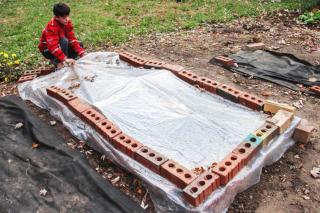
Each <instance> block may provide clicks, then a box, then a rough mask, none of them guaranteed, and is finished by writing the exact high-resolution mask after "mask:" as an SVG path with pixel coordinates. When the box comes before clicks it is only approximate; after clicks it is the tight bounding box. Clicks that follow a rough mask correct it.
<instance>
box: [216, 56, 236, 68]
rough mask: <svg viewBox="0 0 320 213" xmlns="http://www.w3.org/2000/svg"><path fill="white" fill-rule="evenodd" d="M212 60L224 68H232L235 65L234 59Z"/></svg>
mask: <svg viewBox="0 0 320 213" xmlns="http://www.w3.org/2000/svg"><path fill="white" fill-rule="evenodd" d="M214 60H215V61H216V62H218V63H220V64H222V65H224V66H233V65H234V63H235V61H234V59H232V58H228V57H225V56H217V57H215V58H214Z"/></svg>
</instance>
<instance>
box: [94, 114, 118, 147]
mask: <svg viewBox="0 0 320 213" xmlns="http://www.w3.org/2000/svg"><path fill="white" fill-rule="evenodd" d="M95 126H96V130H97V131H98V132H99V133H100V134H101V135H102V136H103V138H104V139H106V140H107V141H108V142H109V143H111V144H112V145H114V144H115V143H114V138H115V137H116V136H118V135H119V134H121V130H120V129H119V128H118V127H116V126H115V125H113V123H112V122H111V121H109V120H107V119H104V120H102V121H100V122H99V123H96V125H95Z"/></svg>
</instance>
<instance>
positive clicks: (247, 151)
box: [232, 141, 258, 168]
mask: <svg viewBox="0 0 320 213" xmlns="http://www.w3.org/2000/svg"><path fill="white" fill-rule="evenodd" d="M257 151H258V147H257V146H254V145H252V143H250V142H247V141H244V142H241V143H240V144H239V145H238V146H237V147H236V148H235V149H234V150H233V151H232V153H233V154H236V155H237V156H238V157H240V159H241V167H242V168H243V167H244V166H245V165H247V164H248V162H249V161H250V160H251V159H252V158H253V157H254V156H255V154H256V153H257Z"/></svg>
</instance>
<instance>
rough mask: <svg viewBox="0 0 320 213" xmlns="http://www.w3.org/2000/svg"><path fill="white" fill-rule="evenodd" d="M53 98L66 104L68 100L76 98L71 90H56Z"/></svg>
mask: <svg viewBox="0 0 320 213" xmlns="http://www.w3.org/2000/svg"><path fill="white" fill-rule="evenodd" d="M55 98H56V99H57V100H59V101H61V102H62V103H64V104H65V105H68V102H69V101H71V100H74V99H76V98H77V96H76V95H75V94H74V93H73V92H72V91H71V90H66V89H63V90H58V91H57V92H56V94H55Z"/></svg>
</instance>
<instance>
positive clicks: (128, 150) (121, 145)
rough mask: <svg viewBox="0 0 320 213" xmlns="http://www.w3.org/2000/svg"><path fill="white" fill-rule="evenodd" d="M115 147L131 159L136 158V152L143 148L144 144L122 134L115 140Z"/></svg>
mask: <svg viewBox="0 0 320 213" xmlns="http://www.w3.org/2000/svg"><path fill="white" fill-rule="evenodd" d="M113 142H114V147H116V148H117V149H119V150H120V151H122V152H123V153H125V154H127V155H128V156H130V157H131V158H135V152H136V151H137V150H138V149H140V148H141V147H143V144H142V143H140V142H138V141H137V140H135V139H133V138H132V137H130V136H128V135H126V134H124V133H121V134H119V135H117V136H116V137H114V139H113Z"/></svg>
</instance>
